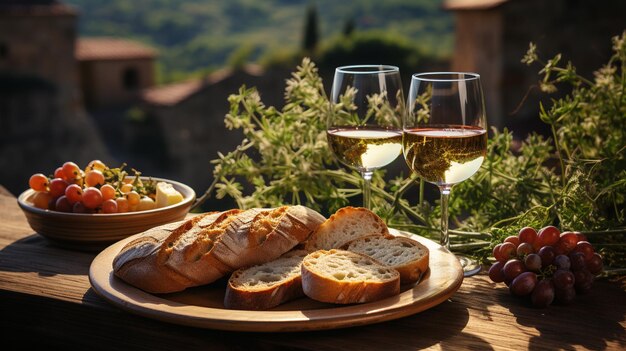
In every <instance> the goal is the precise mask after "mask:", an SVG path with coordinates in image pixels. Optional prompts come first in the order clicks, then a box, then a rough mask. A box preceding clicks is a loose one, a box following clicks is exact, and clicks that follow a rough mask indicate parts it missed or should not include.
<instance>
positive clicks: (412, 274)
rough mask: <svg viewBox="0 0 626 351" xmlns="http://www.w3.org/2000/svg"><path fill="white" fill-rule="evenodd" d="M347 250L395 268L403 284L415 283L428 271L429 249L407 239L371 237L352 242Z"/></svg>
mask: <svg viewBox="0 0 626 351" xmlns="http://www.w3.org/2000/svg"><path fill="white" fill-rule="evenodd" d="M347 250H348V251H353V252H357V253H360V254H364V255H367V256H370V257H372V258H373V259H375V260H377V261H379V262H380V263H382V264H384V265H386V266H389V267H391V268H394V269H395V270H397V271H398V272H399V273H400V282H401V284H411V283H415V282H416V281H418V280H419V279H420V276H421V275H422V273H424V272H426V270H427V269H428V259H429V258H428V257H429V252H428V248H427V247H426V246H424V245H422V244H420V243H419V242H417V241H415V240H413V239H410V238H407V237H401V236H393V235H389V236H380V235H370V236H366V237H363V238H360V239H356V240H354V241H352V242H350V243H349V244H348V247H347Z"/></svg>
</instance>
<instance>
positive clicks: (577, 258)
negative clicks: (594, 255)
mask: <svg viewBox="0 0 626 351" xmlns="http://www.w3.org/2000/svg"><path fill="white" fill-rule="evenodd" d="M569 261H570V269H571V270H572V271H574V272H576V271H582V270H583V269H585V268H587V264H586V263H585V254H583V253H582V252H572V253H571V254H569Z"/></svg>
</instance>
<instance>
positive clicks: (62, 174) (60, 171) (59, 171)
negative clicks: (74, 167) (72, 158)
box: [54, 167, 65, 180]
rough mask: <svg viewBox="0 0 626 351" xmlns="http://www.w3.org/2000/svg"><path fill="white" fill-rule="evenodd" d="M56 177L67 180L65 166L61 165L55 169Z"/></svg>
mask: <svg viewBox="0 0 626 351" xmlns="http://www.w3.org/2000/svg"><path fill="white" fill-rule="evenodd" d="M54 177H55V178H61V179H63V180H65V172H63V167H59V168H57V169H55V170H54Z"/></svg>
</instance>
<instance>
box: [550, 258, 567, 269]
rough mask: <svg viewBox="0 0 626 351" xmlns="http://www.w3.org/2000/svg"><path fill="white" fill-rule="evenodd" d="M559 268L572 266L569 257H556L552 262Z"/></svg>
mask: <svg viewBox="0 0 626 351" xmlns="http://www.w3.org/2000/svg"><path fill="white" fill-rule="evenodd" d="M552 263H553V264H554V265H555V266H556V268H557V269H563V270H569V268H570V260H569V257H567V256H565V255H557V256H556V257H555V258H554V262H552Z"/></svg>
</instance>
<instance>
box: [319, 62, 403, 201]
mask: <svg viewBox="0 0 626 351" xmlns="http://www.w3.org/2000/svg"><path fill="white" fill-rule="evenodd" d="M404 107H405V106H404V93H403V92H402V82H401V79H400V70H399V69H398V67H395V66H388V65H353V66H342V67H338V68H337V69H336V70H335V76H334V80H333V86H332V91H331V112H330V114H329V117H328V123H327V138H328V144H329V145H330V148H331V150H332V151H333V153H334V154H335V156H336V157H337V159H338V160H339V162H341V163H342V164H343V165H345V166H347V167H349V168H351V169H354V170H356V171H358V172H359V173H360V174H361V176H362V177H363V207H365V208H371V179H372V175H373V173H374V171H375V170H376V169H379V168H382V167H384V166H386V165H388V164H389V163H391V162H393V161H394V160H395V159H396V158H397V157H398V156H400V154H401V153H402V115H404Z"/></svg>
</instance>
